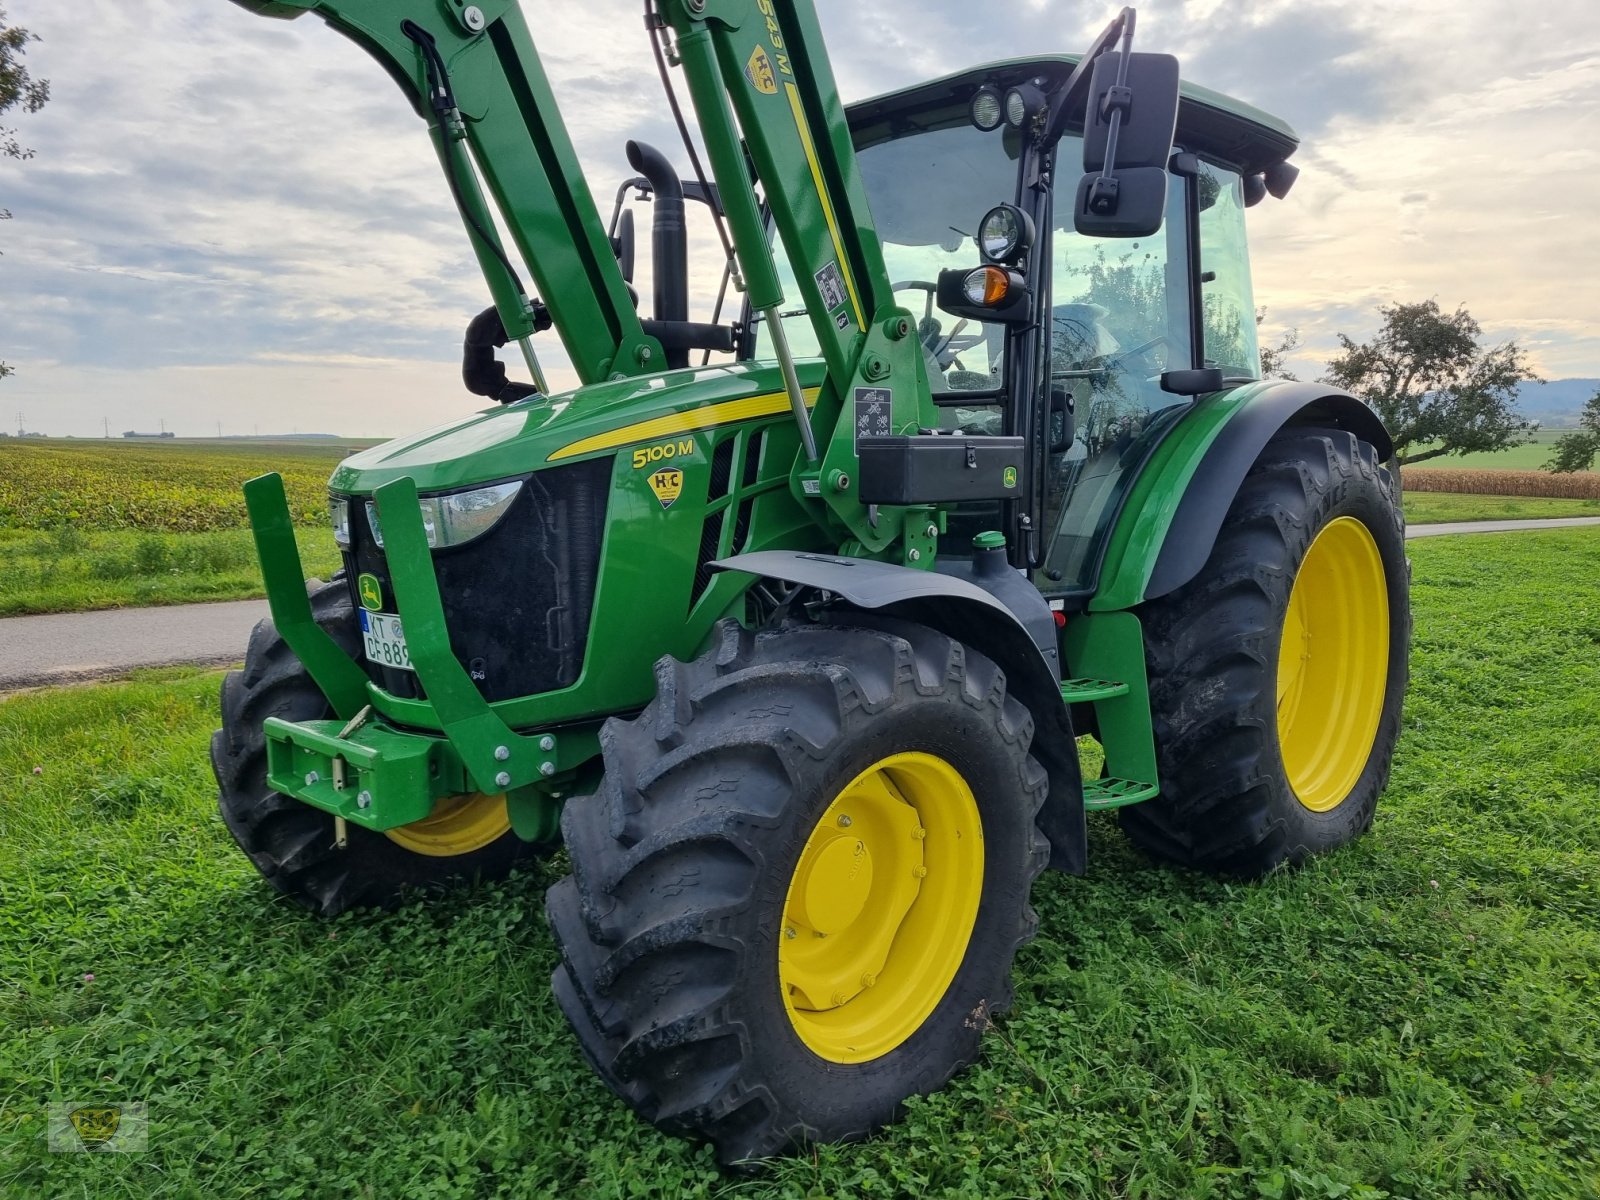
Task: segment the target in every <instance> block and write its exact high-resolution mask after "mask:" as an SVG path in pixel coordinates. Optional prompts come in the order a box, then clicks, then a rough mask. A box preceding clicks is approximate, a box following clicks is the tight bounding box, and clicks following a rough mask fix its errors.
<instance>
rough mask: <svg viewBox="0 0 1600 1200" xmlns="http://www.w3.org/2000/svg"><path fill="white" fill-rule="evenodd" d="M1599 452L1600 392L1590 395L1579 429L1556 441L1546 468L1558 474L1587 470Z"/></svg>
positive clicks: (1579, 419)
mask: <svg viewBox="0 0 1600 1200" xmlns="http://www.w3.org/2000/svg"><path fill="white" fill-rule="evenodd" d="M1597 454H1600V392H1596V393H1595V394H1594V395H1592V396H1590V397H1589V399H1588V401H1587V402H1586V403H1585V404H1584V406H1583V415H1582V416H1580V417H1579V418H1578V431H1577V432H1576V433H1569V434H1566V435H1564V436H1563V437H1562V438H1560V439H1559V440H1558V441H1557V442H1556V449H1555V453H1554V454H1552V455H1551V456H1550V461H1549V462H1547V463H1545V465H1544V469H1545V470H1546V471H1554V472H1556V473H1557V474H1565V473H1567V472H1570V471H1587V470H1588V469H1589V468H1590V467H1591V466H1592V465H1593V464H1594V459H1595V455H1597Z"/></svg>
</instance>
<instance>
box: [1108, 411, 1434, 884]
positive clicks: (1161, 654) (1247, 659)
mask: <svg viewBox="0 0 1600 1200" xmlns="http://www.w3.org/2000/svg"><path fill="white" fill-rule="evenodd" d="M1352 483H1353V484H1355V485H1356V486H1359V487H1364V488H1372V487H1375V488H1377V489H1378V490H1379V491H1380V492H1381V493H1382V495H1383V496H1385V497H1386V498H1387V508H1388V516H1389V520H1390V521H1391V522H1392V527H1391V528H1390V529H1387V530H1377V531H1375V533H1376V535H1377V536H1379V537H1380V540H1382V539H1384V538H1388V537H1391V536H1392V538H1393V539H1394V542H1395V543H1396V544H1398V545H1399V546H1401V547H1403V545H1404V538H1405V517H1404V514H1403V512H1402V511H1401V507H1400V495H1399V481H1398V473H1397V472H1394V471H1392V470H1391V469H1390V468H1389V467H1388V466H1387V465H1385V464H1384V463H1382V462H1380V461H1379V460H1378V456H1377V451H1376V450H1375V448H1374V447H1373V446H1372V445H1371V444H1370V443H1368V442H1365V441H1362V440H1361V439H1359V438H1357V437H1356V436H1355V435H1353V434H1351V433H1348V432H1346V431H1344V430H1338V429H1323V428H1310V427H1301V428H1290V429H1286V430H1283V431H1281V432H1280V433H1279V434H1278V435H1277V436H1275V437H1274V438H1273V439H1272V441H1270V442H1269V443H1268V444H1267V447H1266V448H1265V449H1264V450H1263V451H1262V453H1261V456H1260V457H1259V458H1258V459H1257V461H1256V464H1255V466H1254V467H1253V468H1252V469H1251V471H1250V473H1249V474H1248V475H1247V476H1246V478H1245V480H1244V482H1243V484H1242V485H1241V486H1240V489H1239V492H1238V495H1237V496H1236V497H1235V499H1234V501H1233V504H1232V506H1231V508H1230V509H1229V512H1228V515H1227V517H1226V519H1225V520H1224V522H1223V526H1222V529H1221V531H1220V532H1219V533H1218V536H1217V541H1216V545H1215V547H1214V548H1213V550H1212V553H1211V556H1210V559H1209V560H1208V561H1207V563H1206V566H1205V567H1204V568H1203V569H1202V571H1201V572H1200V574H1199V575H1198V576H1197V577H1196V578H1195V579H1194V580H1191V581H1190V582H1189V583H1187V584H1185V585H1184V586H1183V587H1181V588H1179V589H1178V590H1177V591H1175V592H1173V593H1172V594H1171V595H1169V596H1166V597H1162V598H1160V599H1158V600H1155V601H1152V602H1150V603H1148V604H1146V605H1145V606H1144V607H1143V608H1142V609H1141V611H1140V616H1141V619H1142V621H1143V623H1144V630H1145V646H1146V667H1147V670H1148V675H1149V685H1150V707H1151V714H1152V718H1153V722H1154V726H1155V739H1156V755H1157V765H1158V768H1159V771H1160V778H1161V785H1162V792H1161V795H1160V796H1159V797H1157V798H1156V799H1154V800H1150V801H1147V802H1145V803H1143V804H1138V805H1133V806H1130V807H1128V808H1124V809H1122V810H1121V811H1120V813H1119V814H1118V815H1119V820H1120V823H1121V825H1122V828H1123V830H1124V831H1125V832H1126V833H1127V834H1128V836H1129V837H1130V838H1131V839H1132V840H1133V841H1134V843H1135V844H1137V845H1138V846H1139V847H1140V848H1141V849H1143V850H1145V851H1146V852H1147V853H1149V854H1151V855H1153V856H1154V857H1157V858H1160V859H1164V860H1166V861H1169V862H1172V863H1175V864H1178V865H1180V866H1184V867H1190V868H1195V869H1200V870H1206V871H1211V872H1215V873H1218V874H1225V875H1237V876H1245V877H1251V876H1258V875H1262V874H1264V873H1266V872H1268V871H1271V870H1273V869H1274V868H1276V867H1279V866H1280V865H1285V864H1287V865H1293V864H1297V863H1299V862H1301V861H1303V860H1304V859H1305V858H1307V857H1308V856H1309V855H1310V854H1311V853H1313V852H1316V851H1317V849H1318V847H1315V846H1308V845H1307V844H1305V840H1304V839H1301V838H1297V837H1296V836H1294V835H1293V834H1292V832H1291V830H1290V829H1289V827H1288V825H1287V823H1286V822H1285V821H1284V820H1283V819H1281V816H1280V815H1279V814H1280V810H1279V808H1278V807H1277V805H1276V803H1275V801H1276V799H1277V797H1278V796H1279V795H1280V792H1279V791H1278V790H1277V789H1278V788H1279V787H1280V786H1281V787H1286V786H1287V785H1286V784H1280V781H1279V779H1278V776H1279V775H1280V774H1281V766H1280V760H1279V758H1278V752H1277V742H1276V737H1277V734H1276V727H1275V725H1274V724H1273V723H1272V722H1271V720H1269V719H1267V718H1266V716H1265V714H1266V713H1268V712H1269V711H1271V710H1272V709H1273V708H1274V707H1275V703H1276V695H1275V690H1274V689H1275V686H1276V678H1277V647H1278V637H1279V631H1278V624H1279V622H1280V620H1281V614H1280V612H1279V610H1278V607H1277V606H1278V605H1279V604H1280V603H1281V600H1280V599H1279V597H1280V596H1282V595H1284V594H1286V588H1287V586H1288V585H1289V584H1291V583H1292V573H1293V570H1295V569H1297V568H1298V564H1297V562H1296V561H1295V552H1294V550H1293V547H1294V545H1295V544H1296V543H1297V541H1298V540H1299V539H1302V538H1304V537H1305V536H1306V535H1307V534H1308V532H1309V525H1308V522H1311V521H1313V520H1315V519H1316V517H1315V514H1316V510H1317V508H1318V506H1319V504H1323V503H1325V502H1326V501H1325V498H1326V497H1327V496H1328V495H1329V493H1330V490H1331V489H1334V488H1337V487H1339V486H1340V485H1342V484H1352ZM1402 553H1403V551H1402ZM1401 621H1402V626H1401V629H1400V637H1401V641H1402V644H1403V645H1404V644H1408V643H1409V640H1410V613H1409V610H1406V612H1405V613H1404V615H1403V616H1402V618H1401ZM1404 657H1405V656H1404V653H1403V651H1402V654H1401V665H1400V668H1399V686H1398V691H1397V693H1396V694H1395V695H1394V697H1393V704H1392V706H1391V711H1389V712H1387V713H1386V716H1385V719H1384V720H1383V721H1382V722H1381V723H1380V726H1379V731H1378V735H1377V739H1376V743H1375V746H1374V751H1373V753H1374V756H1375V758H1374V760H1373V761H1374V762H1375V764H1376V768H1377V770H1376V775H1375V777H1374V778H1373V779H1367V780H1363V781H1362V783H1361V784H1360V785H1358V790H1359V791H1361V792H1362V793H1363V794H1362V796H1361V797H1360V801H1359V803H1360V805H1361V807H1362V808H1363V810H1364V812H1363V813H1362V814H1361V815H1360V819H1359V820H1358V823H1357V825H1358V827H1357V828H1356V829H1355V830H1354V831H1353V834H1352V836H1353V835H1354V834H1359V833H1360V832H1362V831H1364V830H1365V829H1366V828H1367V827H1368V826H1369V825H1370V823H1371V820H1372V810H1373V808H1374V806H1375V805H1376V801H1377V796H1378V793H1380V792H1381V791H1382V790H1383V788H1384V786H1385V785H1386V784H1387V782H1388V777H1389V767H1390V762H1391V760H1392V757H1393V751H1394V743H1395V740H1396V739H1397V737H1398V735H1399V727H1400V722H1399V694H1403V692H1404V688H1405V667H1404ZM1267 693H1270V694H1267ZM1368 793H1370V794H1368Z"/></svg>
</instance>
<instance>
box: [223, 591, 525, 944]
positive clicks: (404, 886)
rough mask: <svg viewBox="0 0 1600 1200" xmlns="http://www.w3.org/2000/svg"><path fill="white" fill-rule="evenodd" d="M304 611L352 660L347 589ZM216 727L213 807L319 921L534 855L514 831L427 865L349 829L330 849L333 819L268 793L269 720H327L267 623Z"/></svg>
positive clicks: (254, 637)
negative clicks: (344, 839) (343, 841)
mask: <svg viewBox="0 0 1600 1200" xmlns="http://www.w3.org/2000/svg"><path fill="white" fill-rule="evenodd" d="M309 595H310V600H311V612H312V615H313V616H314V617H315V618H316V621H317V624H318V625H320V626H321V627H322V628H323V629H324V630H325V631H326V632H327V633H328V634H329V635H330V636H331V637H332V638H333V639H334V641H335V642H337V643H338V644H339V646H340V647H341V648H342V649H343V650H344V651H345V652H346V653H347V654H349V655H350V656H351V657H352V658H355V657H357V655H358V653H359V649H360V647H359V642H358V640H357V636H356V633H355V627H354V623H353V622H352V621H351V619H350V616H351V609H352V604H351V600H350V590H349V587H348V586H347V585H346V583H345V582H344V581H343V580H342V579H339V578H335V579H334V580H333V581H332V582H330V583H325V584H320V585H316V586H313V587H311V588H310V589H309ZM221 710H222V727H221V728H220V729H218V730H217V731H216V733H214V734H213V735H212V737H211V766H212V770H213V771H214V772H215V774H216V778H217V793H218V794H217V807H218V810H219V812H220V813H221V815H222V820H223V823H224V824H225V825H226V826H227V828H228V832H229V833H230V834H232V835H233V840H234V841H235V842H236V843H237V844H238V846H239V848H240V849H241V850H243V851H244V852H245V854H246V856H247V857H248V858H249V859H250V861H251V863H253V864H254V865H255V868H256V870H257V871H259V872H260V873H261V875H262V877H263V878H264V879H266V881H267V882H268V883H270V884H271V885H272V886H273V887H274V888H276V889H277V890H278V891H279V892H281V893H282V894H283V895H284V896H286V897H288V898H289V899H290V900H292V901H294V902H295V903H296V904H298V905H300V906H301V907H303V908H307V909H310V910H311V911H312V912H314V913H316V914H317V915H319V916H324V917H331V916H335V915H337V914H338V913H341V912H344V911H346V910H347V909H351V908H357V907H361V906H373V907H392V906H393V905H395V904H398V903H400V902H401V901H402V900H403V899H405V897H406V895H407V894H409V893H410V892H412V891H414V890H417V889H420V888H437V887H441V886H443V885H444V884H446V883H447V882H449V881H451V880H454V879H457V878H460V877H463V876H475V877H482V878H498V877H500V876H503V875H504V874H505V873H506V872H507V871H509V870H510V869H511V867H512V866H513V865H514V863H515V862H516V861H517V860H518V859H519V858H521V857H522V856H523V855H524V854H525V853H527V852H528V851H529V850H530V849H531V848H530V847H529V846H528V845H527V843H524V842H522V841H521V840H520V839H519V838H517V836H516V835H515V834H514V833H508V834H506V835H505V836H504V837H502V838H500V839H498V840H497V841H495V842H494V843H493V844H491V845H488V846H485V847H483V848H482V849H481V850H477V851H474V852H473V853H471V854H463V855H459V856H457V857H454V858H433V857H429V856H427V855H420V854H415V853H412V852H411V851H408V850H406V849H405V848H404V847H401V846H400V845H398V844H397V843H395V842H393V841H390V840H389V839H388V838H386V837H384V836H383V835H381V834H376V833H373V832H371V831H370V830H366V829H361V828H358V827H355V826H350V827H349V828H348V830H347V835H348V845H347V846H346V847H345V848H344V849H342V850H341V849H338V848H337V847H335V845H334V836H333V818H332V816H330V815H329V814H327V813H325V812H323V811H321V810H320V809H315V808H311V807H310V806H309V805H305V804H302V803H300V802H299V801H298V800H295V799H292V798H291V797H288V796H284V795H282V794H280V793H278V792H274V791H272V790H270V789H269V788H268V787H267V783H266V779H267V744H266V737H265V734H264V733H263V730H262V726H263V724H264V723H265V721H266V719H267V718H268V717H281V718H283V719H284V720H287V721H312V720H320V719H323V718H326V717H329V716H331V715H332V714H331V712H330V710H329V708H328V702H327V698H326V697H325V696H324V695H323V694H322V692H321V690H320V689H319V688H318V687H317V685H316V684H315V683H314V682H313V681H312V679H311V676H310V675H309V674H308V673H307V671H306V669H305V667H304V666H303V665H302V664H301V662H300V660H299V659H298V658H297V657H296V656H295V654H294V651H293V650H291V649H290V648H289V645H288V643H287V642H285V641H284V640H283V638H282V637H281V636H280V635H279V634H278V631H277V629H276V627H275V626H274V625H273V623H272V622H271V621H270V620H266V621H262V622H260V623H259V624H257V625H256V627H255V629H254V630H252V631H251V634H250V641H249V645H248V648H247V649H246V651H245V661H244V666H243V667H242V668H241V669H240V670H237V671H230V672H229V673H228V674H227V675H226V676H225V677H224V678H223V681H222V695H221Z"/></svg>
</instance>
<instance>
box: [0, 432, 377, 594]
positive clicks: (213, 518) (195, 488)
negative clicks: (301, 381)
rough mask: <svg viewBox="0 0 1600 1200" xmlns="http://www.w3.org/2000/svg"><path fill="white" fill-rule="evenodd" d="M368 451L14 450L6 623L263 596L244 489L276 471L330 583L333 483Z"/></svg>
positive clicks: (96, 444) (202, 447)
mask: <svg viewBox="0 0 1600 1200" xmlns="http://www.w3.org/2000/svg"><path fill="white" fill-rule="evenodd" d="M362 444H365V443H361V442H351V443H348V444H346V443H345V442H336V443H321V442H178V441H174V442H166V443H162V442H122V441H106V442H102V441H87V440H86V441H55V440H40V441H34V440H31V439H30V440H27V441H21V440H16V441H13V440H6V441H0V616H15V615H18V614H21V613H43V612H73V611H78V610H83V609H93V608H115V607H121V606H126V605H136V604H178V603H184V602H188V601H198V600H237V599H242V598H244V597H248V596H258V595H260V594H261V583H260V578H259V575H258V574H257V571H256V565H255V552H254V550H253V549H252V546H251V542H250V535H249V532H248V530H249V521H248V519H247V517H246V515H245V509H244V499H243V497H242V496H241V495H240V492H239V485H240V484H242V483H243V482H244V481H245V480H246V479H249V478H251V477H253V476H256V475H260V474H263V473H265V472H267V471H278V472H280V473H281V474H282V475H283V478H284V484H285V487H286V489H287V491H288V494H289V504H290V508H291V510H292V511H293V513H294V515H295V519H296V521H297V523H299V524H301V526H302V534H301V553H302V555H303V556H304V559H305V567H306V572H307V574H310V575H322V576H326V575H327V574H328V573H330V572H332V571H333V570H334V569H335V568H336V567H337V566H338V555H337V553H336V550H335V547H334V545H333V536H332V534H331V533H330V532H329V531H328V501H327V483H328V475H329V474H330V473H331V472H332V470H333V468H334V466H335V465H336V464H337V463H338V462H339V460H340V459H342V458H344V457H346V456H347V455H349V454H350V453H352V451H353V450H354V449H356V448H357V447H359V446H360V445H362Z"/></svg>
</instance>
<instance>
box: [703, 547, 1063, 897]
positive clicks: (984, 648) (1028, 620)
mask: <svg viewBox="0 0 1600 1200" xmlns="http://www.w3.org/2000/svg"><path fill="white" fill-rule="evenodd" d="M710 565H711V566H712V567H714V568H717V569H718V570H727V571H744V572H747V573H748V574H751V575H758V576H760V577H762V578H764V579H775V580H779V581H782V582H784V583H792V584H801V585H804V586H806V587H814V588H818V589H820V590H822V591H827V592H832V593H833V594H834V595H836V596H838V597H840V598H841V599H842V600H843V601H844V602H845V603H846V604H848V605H849V606H850V607H852V608H856V609H860V610H862V611H865V612H875V613H881V614H883V615H884V616H892V617H897V618H900V619H901V620H907V621H915V622H917V623H918V624H922V625H926V626H928V627H929V628H932V629H937V630H939V632H941V633H943V634H945V635H946V636H948V637H950V638H952V639H954V640H955V641H958V642H961V643H963V644H964V645H967V646H971V647H972V648H973V649H974V650H976V651H978V652H979V653H980V654H983V655H985V656H986V657H988V658H990V659H992V660H993V661H994V662H996V663H998V664H999V666H1000V668H1001V669H1002V670H1003V671H1005V673H1006V685H1007V688H1008V690H1009V691H1010V693H1011V695H1013V696H1015V697H1016V698H1017V700H1019V701H1020V702H1021V703H1022V704H1023V705H1025V706H1026V707H1027V709H1028V711H1029V712H1030V713H1031V714H1032V716H1033V724H1034V739H1033V756H1034V757H1035V758H1037V759H1038V760H1039V762H1040V764H1041V765H1042V766H1043V767H1044V769H1045V771H1046V772H1047V773H1048V774H1049V776H1050V794H1049V797H1048V798H1047V799H1046V801H1045V807H1044V811H1043V812H1041V813H1040V814H1039V827H1040V828H1041V829H1042V830H1043V831H1044V833H1045V835H1046V836H1047V837H1048V838H1049V839H1050V865H1051V866H1052V867H1055V868H1056V869H1057V870H1061V871H1067V872H1070V873H1072V874H1074V875H1081V874H1082V873H1083V870H1084V866H1085V864H1086V861H1087V857H1088V850H1087V845H1086V841H1087V838H1086V833H1085V827H1084V808H1083V776H1082V773H1081V771H1080V768H1079V765H1078V748H1077V739H1076V737H1075V735H1074V733H1073V728H1072V716H1071V713H1070V711H1069V710H1068V708H1067V705H1066V703H1065V702H1064V701H1063V700H1062V697H1061V665H1060V664H1061V657H1060V649H1059V647H1058V645H1057V641H1056V633H1055V629H1056V626H1055V620H1054V617H1053V615H1052V614H1051V613H1050V611H1049V606H1048V605H1047V604H1046V603H1045V600H1044V598H1043V597H1042V596H1041V597H1040V598H1039V610H1040V612H1041V613H1042V614H1043V617H1044V621H1043V624H1044V625H1045V626H1047V627H1048V630H1049V632H1048V634H1045V633H1044V632H1043V631H1042V630H1041V629H1040V622H1039V621H1038V620H1036V619H1034V618H1035V617H1036V616H1037V615H1038V614H1035V613H1028V614H1019V613H1016V612H1013V611H1012V610H1011V609H1010V608H1009V607H1008V606H1006V605H1005V604H1003V603H1001V602H1000V600H999V599H997V598H996V597H995V596H993V595H991V594H990V593H989V592H986V591H984V590H983V589H982V588H980V587H978V586H977V585H976V584H973V583H970V582H968V581H967V580H965V579H958V578H955V577H954V576H950V575H941V574H939V573H938V572H936V571H921V570H917V569H915V568H912V567H902V566H898V565H896V564H893V563H881V562H873V561H871V560H869V559H861V558H844V557H841V556H838V555H831V554H810V553H805V552H802V551H793V550H761V551H757V552H755V553H753V554H739V555H735V556H734V557H732V558H724V559H719V560H718V561H716V562H713V563H711V564H710ZM1030 628H1032V629H1033V630H1034V631H1035V632H1030Z"/></svg>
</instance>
